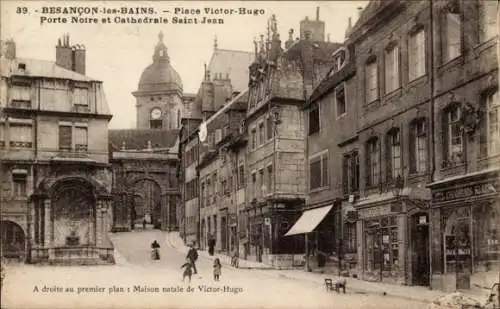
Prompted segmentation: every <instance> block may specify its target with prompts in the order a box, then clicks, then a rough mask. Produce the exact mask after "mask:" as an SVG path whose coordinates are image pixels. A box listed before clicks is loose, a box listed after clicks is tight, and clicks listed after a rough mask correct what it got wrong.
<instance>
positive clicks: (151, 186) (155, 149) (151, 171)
mask: <svg viewBox="0 0 500 309" xmlns="http://www.w3.org/2000/svg"><path fill="white" fill-rule="evenodd" d="M137 88H138V89H137V90H136V91H134V92H133V93H132V95H134V97H135V98H136V110H137V127H136V129H131V130H130V129H126V130H110V131H109V140H110V162H111V167H112V170H113V176H114V177H113V209H114V210H115V212H114V213H115V216H114V221H113V222H114V225H113V231H115V232H119V231H130V230H131V229H134V228H135V226H136V224H137V225H139V226H144V225H146V227H148V226H152V227H153V228H158V229H162V230H176V229H178V228H179V223H178V221H177V205H178V203H179V200H180V190H179V185H178V181H177V175H176V174H177V169H178V164H179V158H178V151H179V150H178V149H179V143H178V141H177V138H178V134H179V128H180V127H181V118H182V116H183V115H184V114H190V110H191V107H192V104H193V103H192V102H193V100H194V96H193V95H191V94H183V87H182V80H181V78H180V76H179V74H178V73H177V71H175V69H174V68H173V67H172V64H171V61H170V57H169V55H168V51H167V47H166V45H165V44H164V43H163V33H162V32H160V33H159V35H158V43H157V44H156V46H155V48H154V52H153V62H152V63H151V64H150V65H149V66H148V67H146V68H145V69H144V71H143V72H142V74H141V76H140V79H139V84H138V87H137Z"/></svg>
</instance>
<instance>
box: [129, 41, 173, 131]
mask: <svg viewBox="0 0 500 309" xmlns="http://www.w3.org/2000/svg"><path fill="white" fill-rule="evenodd" d="M182 91H183V89H182V80H181V78H180V76H179V73H177V71H176V70H175V69H174V68H173V67H172V65H171V64H170V57H169V56H168V51H167V47H166V46H165V44H164V43H163V33H162V32H160V33H159V35H158V43H157V44H156V47H155V49H154V54H153V63H152V64H150V65H149V66H148V67H146V68H145V69H144V71H143V72H142V74H141V78H140V80H139V85H138V89H137V91H134V92H133V93H132V94H133V95H134V97H135V98H136V109H137V129H161V130H173V129H177V128H179V127H180V120H181V117H182V106H183V105H182Z"/></svg>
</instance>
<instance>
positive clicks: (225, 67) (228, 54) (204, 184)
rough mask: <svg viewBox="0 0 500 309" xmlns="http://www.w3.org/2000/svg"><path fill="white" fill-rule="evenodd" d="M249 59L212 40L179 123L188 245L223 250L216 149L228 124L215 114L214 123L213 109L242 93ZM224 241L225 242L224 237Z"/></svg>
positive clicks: (183, 214) (184, 227)
mask: <svg viewBox="0 0 500 309" xmlns="http://www.w3.org/2000/svg"><path fill="white" fill-rule="evenodd" d="M251 61H252V54H251V53H249V52H244V51H236V50H226V49H221V48H219V47H218V45H217V40H216V41H215V43H214V52H213V54H212V57H211V59H210V62H209V64H208V66H207V67H206V68H205V76H204V78H203V81H202V83H201V85H200V88H199V91H198V94H197V95H196V97H195V99H194V101H193V103H192V108H191V113H190V114H189V115H186V117H185V118H183V120H182V124H183V126H182V129H181V133H180V144H179V145H180V152H179V155H180V157H181V165H180V166H181V169H180V173H179V176H180V177H181V180H180V182H181V183H182V202H181V204H182V211H181V212H179V215H180V218H179V222H181V230H180V232H181V234H182V235H183V236H184V239H185V240H186V241H188V242H197V243H198V244H199V245H200V246H201V247H205V246H206V244H207V240H208V239H213V240H215V243H216V250H221V249H222V248H223V247H221V244H222V243H221V232H220V227H221V224H226V223H224V222H227V221H224V220H227V219H221V218H225V216H220V215H218V213H219V208H220V207H219V206H220V205H219V202H220V201H219V198H220V197H222V196H223V194H221V193H220V188H221V187H220V184H221V183H222V180H221V179H219V176H220V175H218V173H217V169H218V164H219V159H218V151H217V147H216V144H217V143H219V140H220V139H222V130H223V129H224V125H225V124H226V123H225V119H222V118H221V117H218V116H217V117H215V118H213V119H212V116H216V113H217V111H219V110H220V109H221V108H223V106H224V105H227V104H228V103H230V102H231V100H232V99H233V98H234V97H235V96H236V95H237V94H240V93H242V92H243V91H244V90H245V88H246V86H247V85H246V83H247V78H248V66H249V65H250V63H251ZM221 113H222V112H221ZM221 113H219V114H221ZM219 114H217V115H219ZM222 115H226V114H225V113H222ZM202 122H204V127H205V129H206V130H205V132H204V133H203V134H205V135H206V137H204V140H203V141H201V140H200V137H199V134H200V133H202V132H200V131H199V125H200V123H202ZM201 191H203V192H201ZM200 194H203V196H204V198H203V199H201V198H199V196H200ZM222 237H223V239H224V240H225V239H226V236H225V235H223V234H222ZM226 243H227V242H226ZM226 243H224V245H225V244H226ZM224 247H225V246H224Z"/></svg>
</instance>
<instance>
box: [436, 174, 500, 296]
mask: <svg viewBox="0 0 500 309" xmlns="http://www.w3.org/2000/svg"><path fill="white" fill-rule="evenodd" d="M498 176H499V171H498V170H490V171H484V172H478V173H473V174H468V175H464V176H461V177H454V178H453V179H451V180H443V181H439V182H435V183H432V184H430V185H429V187H430V188H431V190H432V210H431V216H432V220H431V223H432V229H431V233H432V240H433V241H432V254H433V257H432V287H433V288H434V289H440V290H446V291H454V290H456V289H470V288H471V286H473V285H475V284H479V285H488V284H489V282H488V278H489V277H492V276H494V275H495V274H496V277H497V278H498V269H499V268H498V255H499V251H500V246H499V239H498V227H497V225H498V222H499V221H500V216H499V213H500V210H499V204H498V193H497V192H498V188H499V181H498Z"/></svg>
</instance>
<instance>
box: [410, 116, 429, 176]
mask: <svg viewBox="0 0 500 309" xmlns="http://www.w3.org/2000/svg"><path fill="white" fill-rule="evenodd" d="M426 170H427V122H426V119H425V118H419V119H415V120H413V121H412V122H411V123H410V173H424V172H425V171H426Z"/></svg>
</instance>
